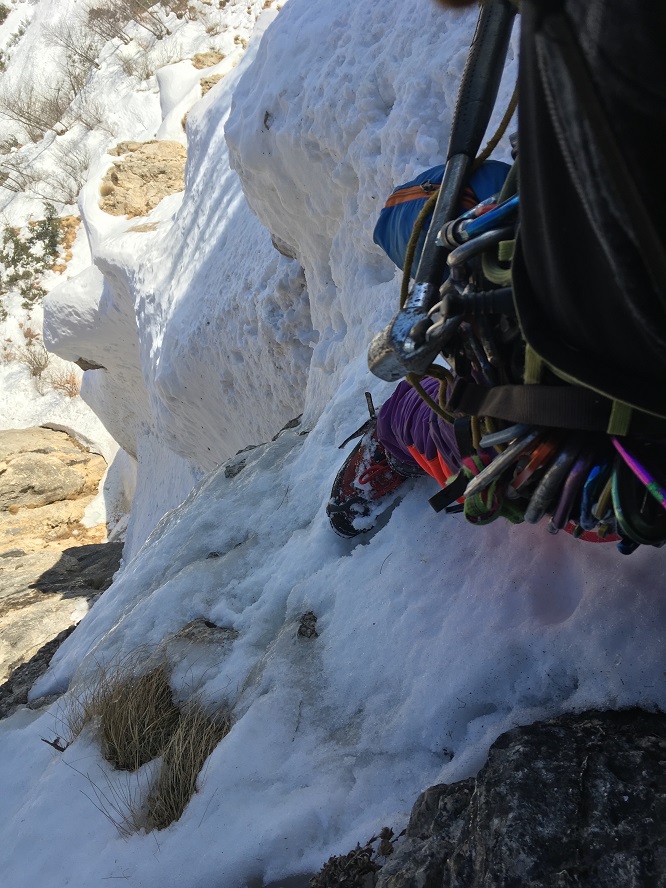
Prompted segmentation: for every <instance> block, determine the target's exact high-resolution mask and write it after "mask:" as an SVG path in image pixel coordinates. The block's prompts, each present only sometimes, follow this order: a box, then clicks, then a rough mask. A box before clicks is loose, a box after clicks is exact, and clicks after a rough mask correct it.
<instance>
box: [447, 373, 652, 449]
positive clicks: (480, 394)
mask: <svg viewBox="0 0 666 888" xmlns="http://www.w3.org/2000/svg"><path fill="white" fill-rule="evenodd" d="M446 406H447V410H450V411H451V412H452V413H466V414H468V415H470V416H491V417H494V418H495V419H503V420H507V421H508V422H513V423H518V422H520V423H525V424H527V425H534V426H556V427H558V428H562V429H580V430H581V431H585V432H606V431H607V430H608V427H609V424H610V421H611V416H612V414H613V409H614V402H613V401H611V400H610V399H609V398H604V397H603V396H602V395H599V394H597V393H596V392H594V391H592V390H591V389H586V388H580V387H578V386H573V385H564V386H560V385H498V386H494V387H492V388H487V387H485V386H482V385H477V384H476V383H473V382H468V381H467V380H465V379H458V380H456V383H455V385H454V387H453V391H452V392H451V395H450V397H449V401H448V404H447V405H446ZM624 426H625V431H624V434H628V433H629V427H628V426H627V424H626V423H624ZM630 426H631V433H632V434H634V435H641V434H643V435H651V436H658V437H662V436H664V435H666V420H663V419H660V418H659V417H656V416H651V415H649V414H647V413H642V412H640V411H638V410H634V411H632V415H631V423H630Z"/></svg>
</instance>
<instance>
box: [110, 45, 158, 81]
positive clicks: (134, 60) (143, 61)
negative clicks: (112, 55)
mask: <svg viewBox="0 0 666 888" xmlns="http://www.w3.org/2000/svg"><path fill="white" fill-rule="evenodd" d="M118 58H119V59H120V64H121V66H122V69H123V71H124V72H125V74H127V76H128V77H136V78H137V80H148V79H149V78H150V77H152V76H153V74H154V73H155V71H154V68H153V66H152V65H151V63H150V58H149V56H148V53H146V52H145V51H142V52H139V53H134V54H133V55H127V54H122V55H121V54H120V53H119V54H118Z"/></svg>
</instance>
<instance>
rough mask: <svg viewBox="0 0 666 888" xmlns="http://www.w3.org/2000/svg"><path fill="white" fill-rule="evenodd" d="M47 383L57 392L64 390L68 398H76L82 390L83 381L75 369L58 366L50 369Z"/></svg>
mask: <svg viewBox="0 0 666 888" xmlns="http://www.w3.org/2000/svg"><path fill="white" fill-rule="evenodd" d="M46 383H47V386H48V388H50V389H52V390H53V391H55V392H62V393H63V394H65V395H67V397H68V398H75V397H76V396H77V395H78V394H79V392H80V391H81V381H80V379H79V377H78V375H77V374H76V372H75V371H74V370H67V369H66V368H65V367H58V368H55V369H53V370H50V371H49V373H48V375H47V379H46Z"/></svg>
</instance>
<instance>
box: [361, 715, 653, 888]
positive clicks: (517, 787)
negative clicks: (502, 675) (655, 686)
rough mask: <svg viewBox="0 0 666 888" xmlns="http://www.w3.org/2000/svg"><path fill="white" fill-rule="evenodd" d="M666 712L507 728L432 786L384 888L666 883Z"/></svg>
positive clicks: (644, 886)
mask: <svg viewBox="0 0 666 888" xmlns="http://www.w3.org/2000/svg"><path fill="white" fill-rule="evenodd" d="M665 818H666V715H663V714H661V713H649V712H645V711H643V710H637V709H634V710H625V711H618V712H615V711H608V712H587V713H583V714H576V715H567V716H562V717H560V718H557V719H554V720H552V721H548V722H541V723H538V724H534V725H530V726H529V727H524V728H516V729H515V730H512V731H509V732H508V733H506V734H503V735H502V736H501V737H500V738H499V739H498V740H497V741H496V742H495V744H494V745H493V747H492V748H491V750H490V755H489V758H488V762H487V763H486V765H485V766H484V767H483V768H482V770H481V771H480V772H479V774H478V775H477V776H476V777H475V778H470V779H468V780H464V781H462V782H460V783H457V784H452V785H449V786H446V785H442V786H434V787H431V788H430V789H428V790H426V791H425V792H424V793H423V794H422V795H421V796H420V797H419V799H418V801H417V802H416V804H415V806H414V809H413V811H412V816H411V819H410V823H409V827H408V829H407V833H406V838H405V841H404V842H403V843H402V845H401V846H399V848H398V849H397V850H396V853H395V854H394V855H393V856H392V857H391V858H390V859H389V860H388V861H387V863H386V864H385V866H384V867H383V868H382V870H381V872H380V873H379V875H378V878H377V883H376V884H377V888H568V886H574V885H575V886H579V888H581V886H584V888H664V886H666V834H665V833H664V829H663V824H664V820H665Z"/></svg>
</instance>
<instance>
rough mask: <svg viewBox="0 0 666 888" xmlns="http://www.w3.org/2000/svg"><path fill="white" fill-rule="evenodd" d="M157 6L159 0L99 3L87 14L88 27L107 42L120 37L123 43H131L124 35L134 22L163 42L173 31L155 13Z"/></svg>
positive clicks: (120, 0) (116, 0) (121, 0)
mask: <svg viewBox="0 0 666 888" xmlns="http://www.w3.org/2000/svg"><path fill="white" fill-rule="evenodd" d="M156 5H157V0H153V2H151V0H106V2H101V3H98V4H97V5H96V6H93V7H91V8H90V9H89V10H88V13H87V22H86V24H87V27H88V28H90V29H91V30H92V31H93V32H94V33H96V34H99V35H100V36H102V37H104V39H105V40H112V39H113V38H114V37H119V38H120V39H121V40H122V41H123V43H125V44H127V43H129V42H130V40H129V38H128V37H127V35H126V34H125V33H124V28H125V27H126V25H127V24H128V23H129V22H131V21H134V22H136V23H137V24H138V25H140V26H141V27H142V28H144V29H145V30H146V31H149V32H150V33H151V34H153V36H155V37H157V39H158V40H161V39H162V37H166V36H168V35H169V34H170V33H171V31H170V30H169V29H168V27H167V26H166V25H165V24H164V22H163V21H162V20H161V18H160V17H159V14H158V13H156V12H154V11H153V7H154V6H156Z"/></svg>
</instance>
